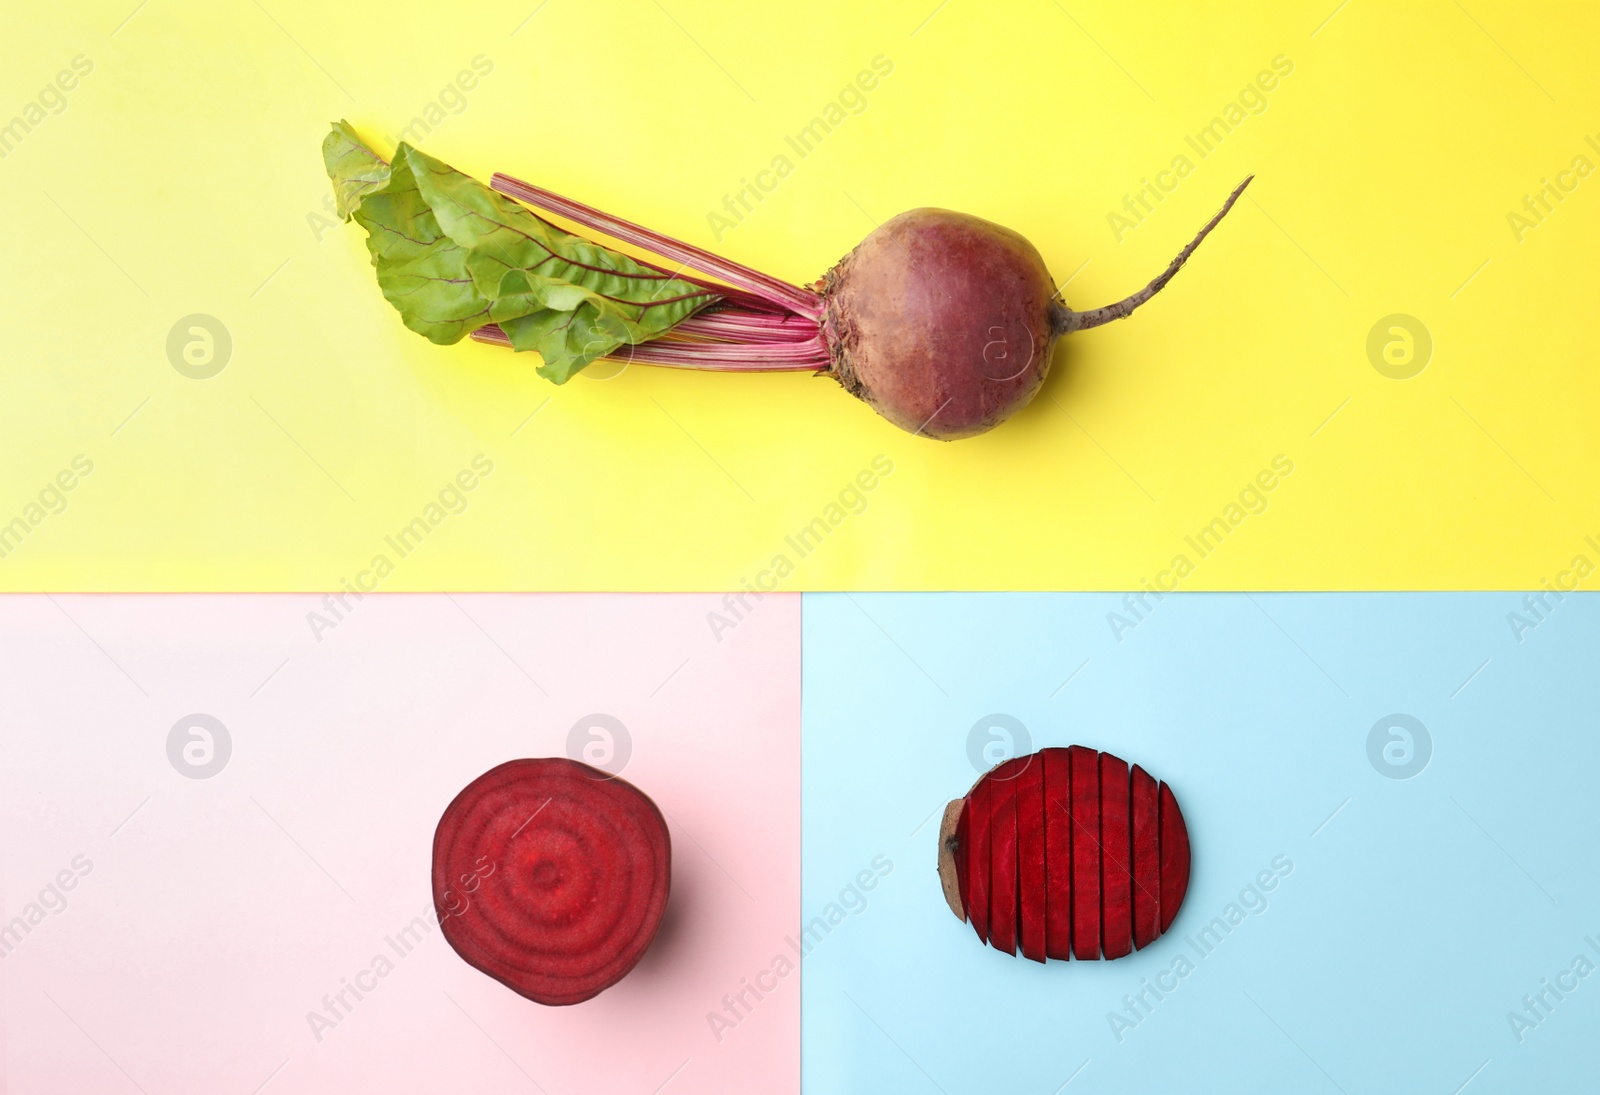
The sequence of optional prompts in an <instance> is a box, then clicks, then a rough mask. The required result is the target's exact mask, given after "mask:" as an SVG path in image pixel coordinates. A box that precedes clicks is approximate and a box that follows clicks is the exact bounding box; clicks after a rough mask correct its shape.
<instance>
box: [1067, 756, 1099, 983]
mask: <svg viewBox="0 0 1600 1095" xmlns="http://www.w3.org/2000/svg"><path fill="white" fill-rule="evenodd" d="M1067 751H1068V752H1069V753H1070V754H1071V756H1070V757H1069V763H1070V765H1071V769H1072V771H1071V779H1072V955H1073V957H1074V958H1085V959H1087V958H1099V957H1100V754H1098V753H1096V752H1095V751H1094V750H1093V749H1085V748H1084V747H1083V746H1081V745H1074V746H1071V747H1070V748H1069V749H1068V750H1067Z"/></svg>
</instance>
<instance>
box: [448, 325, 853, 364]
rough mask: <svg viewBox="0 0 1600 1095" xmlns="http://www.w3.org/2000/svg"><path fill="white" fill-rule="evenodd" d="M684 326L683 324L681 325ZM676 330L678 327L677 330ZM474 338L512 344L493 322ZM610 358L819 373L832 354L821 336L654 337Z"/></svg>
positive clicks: (609, 356) (499, 343)
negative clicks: (744, 338)
mask: <svg viewBox="0 0 1600 1095" xmlns="http://www.w3.org/2000/svg"><path fill="white" fill-rule="evenodd" d="M685 322H688V321H685ZM682 326H683V324H679V327H680V328H681V327H682ZM676 331H677V328H674V333H676ZM472 338H473V341H475V342H485V343H488V344H490V345H493V346H510V345H511V339H510V338H508V337H506V333H505V332H504V331H502V330H501V329H500V328H499V327H498V326H496V325H495V324H492V323H491V324H488V325H487V326H484V327H479V328H478V329H477V330H475V331H473V332H472ZM606 357H608V358H610V359H611V360H613V361H631V362H635V363H637V364H640V365H659V366H663V367H666V368H675V369H704V370H710V371H715V372H725V373H779V372H796V373H798V372H817V371H819V370H822V369H826V368H827V367H828V353H827V350H826V349H825V348H824V347H823V345H822V343H821V340H820V338H811V339H807V340H805V341H803V342H801V341H785V342H732V343H722V342H702V341H689V340H686V339H685V340H680V339H674V338H653V339H651V340H650V341H648V342H641V343H639V344H638V345H635V346H618V347H617V349H616V351H615V352H613V353H610V354H607V355H606Z"/></svg>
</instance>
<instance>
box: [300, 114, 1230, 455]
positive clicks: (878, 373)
mask: <svg viewBox="0 0 1600 1095" xmlns="http://www.w3.org/2000/svg"><path fill="white" fill-rule="evenodd" d="M322 152H323V162H324V164H325V166H326V168H327V171H328V175H329V177H330V178H331V179H332V181H333V184H334V193H335V196H336V199H337V208H338V210H339V212H340V214H341V215H343V216H344V217H346V218H354V219H355V220H357V221H359V222H360V223H361V224H362V225H363V226H364V227H365V228H366V229H367V232H368V240H367V246H368V249H369V251H370V252H371V257H372V262H373V265H374V266H375V267H377V270H378V281H379V283H380V285H381V286H382V287H383V290H384V295H385V296H386V297H387V298H388V299H389V301H390V303H391V304H393V305H394V307H395V308H396V309H398V310H399V311H400V313H401V316H402V318H403V319H404V321H405V323H406V325H407V326H408V327H411V328H412V329H413V330H415V331H417V332H419V333H421V334H423V335H425V336H427V337H428V338H429V339H431V340H432V341H434V342H440V343H451V342H455V341H458V340H459V339H461V338H462V337H464V336H466V335H468V334H470V335H471V336H472V337H473V338H474V339H476V340H478V341H481V342H489V343H495V344H499V345H503V346H511V347H512V348H513V349H516V350H533V351H536V352H537V353H538V354H539V356H540V357H541V358H542V359H543V364H542V365H541V366H540V367H539V372H540V374H541V375H543V376H545V377H547V378H548V379H550V380H553V381H555V382H556V383H564V382H565V381H566V380H568V379H570V378H571V377H572V376H573V375H575V374H576V373H577V372H578V371H580V370H581V369H583V368H584V367H585V366H587V365H588V364H590V363H591V362H593V361H596V360H599V359H601V358H614V359H617V360H621V361H626V362H634V363H638V364H643V365H664V366H669V367H675V368H682V369H710V370H718V371H723V372H783V371H810V372H814V373H816V374H818V375H822V376H830V377H832V378H833V379H835V380H837V381H838V382H839V383H840V384H841V385H842V386H843V387H844V389H845V390H846V391H848V392H850V393H851V394H852V395H854V396H857V397H858V398H860V399H861V400H863V401H864V402H866V403H867V404H868V405H869V406H871V407H872V408H873V409H874V410H876V411H877V412H878V413H879V414H881V415H882V416H883V417H885V418H887V419H888V420H889V421H890V422H893V423H894V424H895V425H896V426H899V427H900V428H901V429H904V430H907V431H909V432H911V433H914V434H918V435H920V436H924V437H930V438H935V439H938V440H943V441H951V440H955V439H957V438H962V437H971V436H973V435H975V434H980V433H984V432H985V431H987V430H991V429H993V428H994V427H995V426H997V425H999V424H1000V423H1001V422H1004V421H1005V420H1006V419H1007V418H1009V417H1011V416H1012V415H1013V414H1015V413H1016V412H1017V411H1019V410H1021V409H1022V408H1023V407H1025V406H1026V405H1027V404H1028V403H1029V401H1030V400H1032V399H1033V397H1034V396H1035V395H1036V394H1037V393H1038V391H1039V389H1040V387H1041V386H1042V385H1043V384H1044V382H1045V377H1046V376H1047V375H1048V373H1049V371H1050V360H1051V357H1052V354H1053V353H1054V350H1055V345H1056V341H1057V340H1058V339H1059V338H1060V337H1061V336H1063V335H1065V334H1068V333H1071V332H1073V331H1083V330H1088V329H1090V328H1092V327H1098V326H1100V325H1102V324H1105V323H1109V322H1111V321H1112V320H1116V319H1121V318H1123V317H1124V316H1127V315H1130V314H1131V313H1132V312H1133V311H1134V309H1136V308H1138V307H1139V306H1140V305H1142V304H1143V303H1145V302H1146V301H1148V300H1149V299H1150V298H1151V297H1153V296H1155V294H1156V293H1158V292H1160V291H1161V289H1162V288H1163V287H1164V286H1165V285H1166V284H1167V283H1168V282H1169V281H1171V280H1172V278H1173V276H1174V275H1175V274H1177V272H1178V270H1179V269H1180V268H1182V266H1183V264H1184V263H1185V262H1186V261H1187V260H1188V258H1189V256H1190V255H1191V254H1193V252H1194V250H1195V248H1196V247H1198V246H1199V245H1200V241H1201V240H1203V239H1205V238H1206V236H1207V235H1208V234H1209V233H1210V232H1211V230H1212V229H1213V228H1215V227H1216V226H1217V223H1218V222H1219V221H1221V220H1222V218H1223V217H1224V216H1225V215H1226V214H1227V212H1228V210H1230V209H1231V208H1233V204H1234V202H1236V201H1238V199H1239V195H1240V194H1241V193H1243V191H1244V188H1245V187H1246V186H1248V185H1249V183H1250V179H1249V178H1247V179H1245V180H1244V182H1242V183H1240V184H1239V186H1238V187H1237V188H1236V189H1235V190H1234V191H1233V193H1231V194H1230V195H1229V196H1228V199H1227V201H1226V203H1224V205H1223V206H1222V208H1221V210H1220V211H1218V213H1217V214H1216V215H1215V216H1214V217H1212V218H1211V220H1210V221H1208V222H1207V223H1206V225H1205V226H1204V227H1203V228H1201V229H1200V232H1199V233H1198V234H1197V235H1196V236H1195V237H1194V239H1193V240H1191V241H1190V243H1189V244H1188V246H1186V247H1184V248H1183V250H1182V251H1180V252H1179V253H1178V256H1177V257H1176V258H1175V259H1173V260H1172V262H1171V263H1170V264H1168V266H1167V268H1166V270H1164V271H1163V272H1162V273H1161V274H1160V276H1158V277H1157V278H1156V279H1155V280H1153V281H1151V282H1150V283H1149V284H1148V285H1146V286H1145V287H1144V288H1143V289H1141V290H1139V291H1138V292H1136V293H1134V294H1132V295H1131V296H1129V297H1126V298H1125V299H1123V300H1120V301H1118V302H1116V303H1115V304H1109V305H1106V306H1105V307H1102V308H1093V309H1089V310H1087V311H1081V312H1080V311H1074V310H1072V309H1071V308H1069V307H1068V306H1067V305H1066V304H1065V303H1064V302H1063V301H1061V300H1060V299H1059V297H1060V291H1059V290H1058V289H1057V287H1056V285H1055V283H1054V281H1053V280H1052V279H1051V277H1050V272H1049V269H1048V267H1047V266H1046V265H1045V261H1044V258H1043V257H1042V256H1041V255H1040V254H1039V252H1038V250H1037V249H1036V248H1035V247H1034V246H1033V245H1032V244H1031V243H1029V242H1028V241H1027V240H1026V239H1024V238H1023V237H1022V236H1021V235H1019V234H1018V233H1016V232H1014V231H1012V230H1011V229H1009V228H1004V227H1001V226H1000V225H997V224H993V223H991V222H989V221H986V220H982V219H980V218H978V217H974V216H969V215H967V214H965V213H955V212H951V211H949V210H945V209H932V208H923V209H913V210H911V211H910V212H907V213H902V214H900V215H899V216H896V217H893V218H891V219H890V220H888V221H887V222H885V223H884V224H882V225H880V226H878V227H877V228H876V229H874V230H873V231H872V233H871V234H869V235H868V236H867V238H866V239H864V240H863V241H862V242H861V243H860V244H859V245H858V246H857V247H856V248H855V249H854V250H852V251H851V252H850V253H849V254H848V255H846V256H845V257H844V258H843V259H841V260H840V261H839V263H838V264H837V265H835V266H834V268H833V269H832V270H830V271H829V272H828V273H827V275H826V276H825V277H824V278H822V279H820V280H818V281H817V282H816V283H814V284H812V285H808V286H800V285H795V284H792V283H790V282H787V281H784V280H782V279H780V278H775V277H771V276H770V275H767V274H763V273H761V272H760V271H759V270H755V269H752V268H751V267H748V266H745V265H743V264H741V263H737V262H733V261H730V260H728V259H725V258H722V257H720V256H718V255H715V254H712V253H711V252H709V251H706V250H704V249H703V248H699V247H695V246H693V245H692V244H688V243H684V242H683V241H681V240H676V239H673V238H672V237H670V236H666V235H662V234H661V233H659V232H653V231H651V230H649V229H647V228H644V227H642V226H640V225H638V224H635V223H633V222H631V221H627V220H623V219H622V218H620V217H615V216H612V215H610V214H608V213H603V212H601V211H600V210H598V209H594V208H592V207H590V206H587V205H584V204H582V203H581V202H576V201H573V200H572V199H570V198H565V197H562V196H561V195H559V194H556V193H553V192H552V191H549V190H545V189H544V188H542V187H538V186H534V185H532V184H531V183H526V182H523V181H522V180H520V179H515V178H512V177H511V176H509V175H502V174H496V175H495V176H494V177H493V178H492V179H491V180H490V183H489V186H488V187H484V186H483V185H482V184H481V183H478V182H477V181H475V180H473V179H471V178H470V177H468V176H466V175H463V174H462V173H460V172H458V171H455V170H454V169H453V168H451V167H450V166H449V165H448V164H444V163H441V162H440V161H438V160H435V159H433V158H432V157H430V156H428V155H427V154H426V153H423V152H421V151H419V150H418V149H416V148H413V147H412V146H410V145H408V144H405V143H401V144H400V146H399V147H398V148H397V149H396V150H395V153H394V157H393V162H392V163H391V162H388V161H385V160H383V159H382V158H381V157H380V156H378V154H377V153H375V152H374V151H372V149H370V148H368V147H367V146H366V145H365V144H363V143H362V142H361V140H360V139H359V138H358V137H357V136H356V134H355V131H354V130H353V129H352V128H351V127H350V126H349V124H348V123H345V122H338V123H335V124H334V126H333V131H332V133H330V134H329V136H328V137H327V138H326V139H325V140H324V142H323V149H322ZM508 199H515V201H512V200H508ZM518 203H521V204H518ZM528 207H531V209H530V208H528ZM535 211H537V212H535ZM541 214H546V215H552V216H556V217H561V218H564V219H566V220H568V221H571V222H573V223H574V224H576V225H578V226H579V227H580V228H585V229H588V230H589V231H590V232H592V233H594V234H597V235H602V236H607V237H609V238H611V239H612V240H615V241H617V242H619V243H623V244H627V245H629V246H630V247H632V248H635V249H637V250H639V251H643V252H645V253H646V254H647V255H648V256H650V257H649V258H635V257H633V256H632V255H629V254H624V253H622V252H620V251H615V250H612V249H610V248H608V247H606V246H603V245H601V244H598V243H596V242H594V241H593V240H591V239H587V238H585V237H582V236H578V235H575V234H573V233H571V232H568V231H566V230H565V229H563V228H560V227H558V226H557V225H555V224H554V223H552V222H551V221H550V220H548V219H546V216H544V215H541ZM687 271H694V273H688V272H687Z"/></svg>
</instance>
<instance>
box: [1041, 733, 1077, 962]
mask: <svg viewBox="0 0 1600 1095" xmlns="http://www.w3.org/2000/svg"><path fill="white" fill-rule="evenodd" d="M1039 756H1040V757H1042V758H1044V872H1045V873H1044V878H1045V898H1044V950H1045V954H1046V955H1048V956H1049V957H1051V958H1059V959H1062V960H1063V961H1065V960H1066V959H1068V958H1071V957H1072V780H1071V772H1070V769H1069V767H1068V761H1067V751H1066V750H1065V749H1041V750H1040V751H1039Z"/></svg>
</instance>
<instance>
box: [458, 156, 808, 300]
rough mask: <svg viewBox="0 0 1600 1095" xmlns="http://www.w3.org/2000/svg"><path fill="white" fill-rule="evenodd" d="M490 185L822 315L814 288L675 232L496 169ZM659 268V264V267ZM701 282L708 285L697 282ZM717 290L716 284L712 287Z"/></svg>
mask: <svg viewBox="0 0 1600 1095" xmlns="http://www.w3.org/2000/svg"><path fill="white" fill-rule="evenodd" d="M489 185H490V186H491V187H493V188H494V189H495V190H498V191H499V192H500V193H502V194H506V195H508V196H510V197H513V198H516V199H517V200H518V201H521V202H526V203H527V204H528V205H531V206H534V207H536V208H539V209H543V210H545V211H547V212H550V213H554V214H556V215H557V216H560V217H565V218H566V219H567V220H570V221H572V222H574V223H576V224H581V225H583V226H584V227H586V228H592V229H594V230H596V231H598V232H604V233H605V234H606V235H608V236H610V237H612V238H613V239H616V240H621V241H622V242H623V243H629V244H632V245H633V246H635V247H640V248H643V249H644V250H646V251H651V252H653V253H655V254H657V255H661V256H663V257H665V258H669V259H673V260H676V261H678V262H681V263H683V264H684V265H686V266H689V267H692V268H693V269H696V270H699V271H701V272H703V273H707V274H710V275H712V276H713V277H718V278H721V279H723V280H724V281H726V282H728V284H729V285H732V286H734V287H735V288H738V289H741V290H744V291H745V292H748V293H753V294H755V295H756V296H758V297H762V298H764V299H766V300H767V301H769V302H771V303H773V304H777V305H780V306H782V307H784V308H787V309H788V310H789V311H792V312H798V313H799V314H800V315H802V316H806V317H808V318H810V319H813V320H814V319H817V318H819V317H820V316H821V314H822V302H821V300H820V298H819V297H818V296H817V294H816V293H814V292H812V291H811V290H809V289H802V288H800V287H799V286H798V285H791V284H789V283H788V282H786V281H782V280H780V279H778V278H775V277H771V276H769V275H767V274H763V273H762V272H761V271H759V270H753V269H751V268H750V267H748V266H744V265H742V264H740V263H737V262H733V261H731V260H729V259H725V258H722V257H720V256H718V255H713V254H711V252H709V251H704V250H701V249H700V248H698V247H695V246H693V245H691V244H687V243H684V242H683V241H682V240H675V239H673V238H672V237H671V236H663V235H661V234H660V233H659V232H652V231H650V229H648V228H645V227H643V226H641V225H637V224H634V223H633V222H632V221H625V220H623V219H622V218H620V217H613V216H611V215H610V214H609V213H602V212H601V211H600V210H598V209H595V208H592V207H591V206H587V205H584V204H582V203H581V202H575V201H573V200H572V199H570V198H564V197H562V196H561V195H560V194H553V193H551V192H550V191H548V190H545V189H543V188H542V187H537V186H534V185H532V184H531V183H525V182H523V181H522V180H521V179H515V178H512V177H511V176H510V175H504V174H501V173H499V172H496V173H495V175H494V177H493V178H492V179H490V180H489ZM654 268H655V269H659V267H654ZM696 284H704V283H703V282H696ZM710 288H712V289H716V288H717V287H716V286H710Z"/></svg>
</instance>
